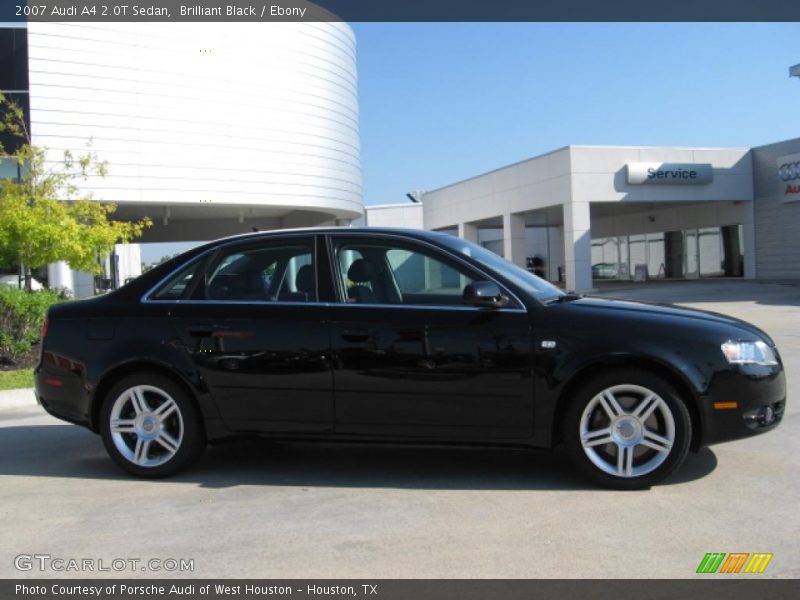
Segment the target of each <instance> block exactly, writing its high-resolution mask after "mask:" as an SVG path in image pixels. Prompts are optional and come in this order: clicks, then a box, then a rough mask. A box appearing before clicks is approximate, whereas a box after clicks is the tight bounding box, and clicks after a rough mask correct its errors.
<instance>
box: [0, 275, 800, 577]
mask: <svg viewBox="0 0 800 600" xmlns="http://www.w3.org/2000/svg"><path fill="white" fill-rule="evenodd" d="M599 293H600V294H602V295H611V296H621V297H627V298H641V299H646V300H655V301H667V302H678V303H680V304H684V305H687V306H693V307H698V308H703V309H707V310H714V311H718V312H722V313H726V314H730V315H734V316H737V317H740V318H743V319H746V320H748V321H751V322H753V323H754V324H756V325H758V326H759V327H761V328H763V329H765V330H766V331H767V332H768V333H769V334H770V335H772V336H773V338H774V339H775V340H776V342H777V344H778V347H779V349H780V351H781V353H782V357H783V360H784V363H785V365H786V368H787V375H788V383H789V401H788V406H787V410H786V415H785V417H784V422H783V424H782V425H781V426H780V427H779V428H778V429H776V430H775V431H773V432H771V433H769V434H767V435H762V436H758V437H755V438H751V439H747V440H740V441H736V442H730V443H726V444H721V445H718V446H713V447H712V448H710V449H704V450H702V451H700V452H699V453H697V454H691V455H690V456H689V459H688V460H687V462H686V464H685V466H684V467H683V468H682V469H681V470H680V471H678V472H677V473H675V474H674V475H673V476H672V477H671V478H670V479H668V480H667V482H666V483H664V484H662V485H659V486H657V487H654V488H652V489H650V490H647V491H640V492H614V491H607V490H601V489H597V488H594V487H592V486H591V485H589V484H587V483H586V482H585V481H584V480H583V479H581V478H580V477H579V476H578V475H577V474H576V473H575V472H574V471H573V469H572V467H571V466H570V465H569V463H568V461H567V459H566V456H565V455H564V454H563V452H561V451H555V452H552V453H550V452H529V451H522V450H486V449H461V448H429V447H418V448H407V447H393V446H379V447H374V446H357V445H310V444H309V445H303V444H282V443H270V442H268V441H264V440H257V439H256V440H241V441H237V442H234V443H228V444H224V445H219V446H215V447H212V448H209V450H208V451H207V452H206V454H205V455H204V456H203V458H202V459H201V460H200V462H199V463H198V464H197V466H196V467H195V468H193V469H191V470H189V471H187V472H185V473H183V474H180V475H179V476H177V477H174V478H171V479H167V480H160V481H141V480H136V479H133V478H130V477H129V476H127V475H125V474H124V473H122V472H121V471H119V470H118V469H117V468H116V467H115V466H114V465H113V464H112V463H111V461H110V459H108V458H107V456H106V454H105V452H104V450H103V447H102V444H101V442H100V439H99V437H97V436H95V435H94V434H92V433H91V432H89V431H87V430H85V429H82V428H80V427H77V426H73V425H69V424H67V423H63V422H60V421H58V420H56V419H54V418H52V417H50V416H48V415H46V414H44V412H43V411H42V410H41V409H40V408H39V407H38V406H36V405H34V404H32V402H31V401H30V398H31V394H30V392H17V393H16V395H15V398H16V400H15V401H12V400H11V395H9V394H6V393H1V392H0V522H2V523H3V536H2V537H3V544H2V545H0V577H3V578H9V577H86V576H92V577H96V576H100V577H107V576H117V577H119V576H130V575H137V576H147V577H170V576H193V577H264V578H293V577H297V578H396V577H400V578H412V577H413V578H461V577H467V578H472V577H481V578H495V577H512V578H543V577H552V578H562V577H563V578H595V577H598V578H604V577H658V578H686V577H689V578H690V577H696V576H697V575H695V570H696V568H697V566H698V564H699V563H700V561H701V559H702V558H703V556H704V555H705V554H706V553H707V552H767V553H772V554H773V555H774V556H773V558H772V560H771V562H770V564H769V566H768V568H767V569H766V571H765V573H764V574H763V575H758V576H757V577H798V576H800V540H799V539H798V536H797V531H800V516H799V514H800V513H799V511H798V509H797V505H796V501H797V499H798V498H800V484H799V483H798V477H797V473H798V472H800V417H799V416H798V414H800V413H799V412H798V409H797V407H796V406H797V405H796V402H794V390H797V389H800V287H797V286H790V285H777V284H758V283H752V282H741V281H715V282H708V281H700V282H685V283H683V282H682V283H653V284H648V285H645V286H641V285H639V286H614V285H606V286H603V287H602V288H601V291H600V292H599ZM26 394H27V396H26ZM26 398H27V400H26ZM33 555H47V556H49V557H50V558H49V559H33V558H32V559H30V560H26V559H25V558H24V557H26V556H31V557H32V556H33ZM19 556H23V558H22V559H19V558H18V557H19ZM54 559H63V560H64V561H65V562H64V563H63V565H64V566H68V565H69V564H71V563H69V562H68V561H69V559H75V560H76V561H82V560H83V559H88V560H90V561H93V563H92V564H93V565H94V568H95V569H97V568H98V567H105V568H109V570H108V571H101V572H97V571H96V570H95V571H94V572H91V571H89V572H87V571H57V570H53V569H52V568H50V569H48V570H46V571H44V572H42V571H40V570H39V568H38V565H39V564H40V563H41V562H45V563H48V564H49V565H50V566H51V567H52V564H51V563H52V561H53V560H54ZM134 559H138V560H139V561H141V562H138V563H136V567H135V568H134V570H132V571H131V570H130V565H131V564H133V563H132V562H131V561H132V560H134ZM150 559H155V560H157V561H161V562H159V563H152V564H151V565H150V566H151V567H153V568H152V569H151V570H145V571H142V570H141V568H142V566H143V565H144V566H145V568H146V569H147V568H148V567H147V561H149V560H150ZM172 559H174V560H175V561H176V563H177V561H180V560H181V559H184V560H185V561H187V562H188V561H193V569H194V570H193V571H184V572H181V571H179V570H177V571H164V570H163V569H164V568H165V565H164V563H165V562H166V567H172V566H175V563H172V562H167V561H169V560H172ZM115 560H117V561H120V560H121V561H124V562H125V564H126V565H127V566H126V567H125V568H124V569H121V570H115V569H114V568H111V567H112V565H113V564H115V565H116V566H117V567H119V566H121V565H122V564H123V563H122V562H116V563H113V561H115ZM37 561H38V562H37ZM15 562H16V563H17V564H16V566H15ZM28 564H30V565H31V566H32V568H31V570H27V571H20V570H18V568H17V567H18V566H22V567H23V568H25V567H26V566H27V565H28ZM58 564H61V563H58ZM84 564H87V563H84ZM177 564H179V563H177ZM158 565H161V567H160V569H162V570H158V569H159V567H158ZM741 576H742V575H740V576H739V577H741ZM706 577H708V576H706Z"/></svg>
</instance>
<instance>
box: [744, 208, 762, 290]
mask: <svg viewBox="0 0 800 600" xmlns="http://www.w3.org/2000/svg"><path fill="white" fill-rule="evenodd" d="M748 205H749V208H748V210H747V219H745V221H744V223H742V245H743V246H744V247H743V248H742V253H743V254H744V278H745V279H755V278H756V277H757V276H758V273H757V272H756V224H755V215H754V212H755V206H754V202H748Z"/></svg>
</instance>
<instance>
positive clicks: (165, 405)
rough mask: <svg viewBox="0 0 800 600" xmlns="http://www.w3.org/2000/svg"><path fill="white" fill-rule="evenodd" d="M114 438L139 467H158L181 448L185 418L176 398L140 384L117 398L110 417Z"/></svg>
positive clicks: (122, 451)
mask: <svg viewBox="0 0 800 600" xmlns="http://www.w3.org/2000/svg"><path fill="white" fill-rule="evenodd" d="M109 429H110V433H111V440H112V441H113V442H114V446H116V448H117V450H118V451H119V453H120V454H121V455H122V456H123V457H124V458H126V459H127V460H128V461H130V462H131V463H133V464H135V465H137V466H139V467H158V466H160V465H163V464H164V463H166V462H168V461H170V460H171V459H172V458H173V457H174V456H175V454H176V453H177V452H178V450H179V449H180V447H181V443H182V442H183V435H184V426H183V417H182V415H181V411H180V408H179V407H178V404H177V403H176V402H175V400H174V399H173V398H172V396H170V395H169V394H168V393H167V392H166V391H164V390H162V389H161V388H158V387H155V386H152V385H136V386H133V387H130V388H128V389H126V390H124V391H123V392H122V393H121V394H119V396H118V397H117V398H116V400H114V404H113V405H112V407H111V413H110V416H109Z"/></svg>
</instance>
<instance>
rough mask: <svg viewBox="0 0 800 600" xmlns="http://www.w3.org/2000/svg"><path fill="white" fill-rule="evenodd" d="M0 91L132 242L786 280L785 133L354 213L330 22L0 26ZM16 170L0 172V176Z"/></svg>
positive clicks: (350, 63)
mask: <svg viewBox="0 0 800 600" xmlns="http://www.w3.org/2000/svg"><path fill="white" fill-rule="evenodd" d="M0 90H1V91H3V92H4V93H6V94H7V95H10V96H12V97H13V98H15V99H16V100H17V101H18V102H19V103H20V104H21V105H22V106H23V107H24V108H25V110H26V114H27V115H28V118H29V121H30V131H31V135H32V138H33V142H34V143H35V144H37V145H40V146H44V147H47V148H48V149H49V155H48V158H49V160H50V163H51V165H53V166H54V167H57V166H58V163H59V161H61V160H62V157H63V152H64V151H65V150H71V151H72V152H73V153H75V152H80V151H81V149H82V148H84V145H85V143H86V142H87V140H89V139H91V140H92V143H93V145H92V150H93V151H94V152H96V153H97V155H98V156H100V157H101V158H102V159H104V160H106V161H108V167H109V172H108V176H107V177H105V178H90V179H89V180H88V181H86V182H85V185H84V189H85V191H86V192H88V193H90V194H93V195H94V197H95V198H96V199H98V200H103V201H107V202H114V203H116V204H117V205H118V211H117V213H116V215H115V218H119V219H128V220H138V219H141V218H142V217H144V216H148V217H150V218H151V219H152V220H153V222H154V225H153V227H151V228H150V229H148V230H146V232H145V235H144V237H143V238H142V239H141V240H140V241H142V242H179V241H202V240H209V239H214V238H218V237H222V236H225V235H231V234H236V233H242V232H248V231H251V230H253V229H259V230H267V229H282V228H290V227H305V226H322V225H325V226H331V225H340V226H348V225H352V224H363V223H365V222H366V223H367V224H368V225H372V226H391V227H418V228H425V229H434V230H439V231H445V232H449V233H451V234H454V235H458V236H461V237H463V238H465V239H468V240H472V241H475V242H478V243H480V244H482V245H484V246H486V247H487V248H489V249H491V250H493V251H495V252H497V253H498V254H501V255H503V256H505V257H506V258H507V259H509V260H511V261H513V262H515V263H517V264H519V265H522V266H526V267H528V268H530V269H531V270H533V271H535V272H536V273H537V274H539V275H541V276H543V277H545V278H547V279H549V280H551V281H555V282H560V283H561V284H563V285H564V286H565V287H567V288H569V289H575V290H588V289H591V288H593V287H595V282H597V281H599V280H652V279H698V278H706V277H742V278H759V279H769V280H800V260H798V256H799V255H800V235H798V234H797V232H798V231H800V139H792V140H788V141H784V142H779V143H775V144H769V145H766V146H760V147H755V148H675V147H646V146H641V147H639V146H636V147H615V146H610V147H603V146H568V147H566V148H561V149H558V150H554V151H552V152H549V153H547V154H544V155H541V156H537V157H534V158H531V159H528V160H523V161H521V162H518V163H516V164H513V165H509V166H506V167H502V168H499V169H496V170H494V171H491V172H489V173H485V174H482V175H477V176H475V177H471V178H469V179H466V180H464V181H460V182H457V183H452V184H450V185H446V186H444V187H441V188H439V189H436V190H432V191H427V192H420V193H415V194H412V197H413V198H414V199H415V200H416V201H417V202H415V203H403V204H392V205H380V206H376V205H370V206H366V207H365V206H364V203H363V198H362V189H361V156H360V142H359V114H358V90H357V70H356V51H355V36H354V34H353V31H352V29H351V28H350V27H349V26H348V25H347V24H345V23H341V22H319V23H148V24H147V27H141V26H140V24H136V23H41V22H31V23H25V22H22V23H5V24H0ZM0 159H2V157H0ZM15 171H16V166H15V165H14V164H13V163H12V162H11V161H8V160H6V161H2V160H0V177H15V176H17V175H18V174H17V173H16V172H15ZM412 177H413V175H412ZM408 184H409V189H412V188H413V186H414V184H415V182H414V181H413V178H412V179H410V180H409V182H408ZM138 250H139V246H138V245H136V244H131V245H125V246H118V247H117V251H116V253H115V254H114V256H113V257H112V258H111V260H110V261H109V262H108V264H107V266H106V268H107V274H108V277H109V279H110V281H111V282H112V286H116V285H119V284H120V283H122V282H123V281H124V280H125V279H126V278H127V277H131V276H136V275H138V273H139V272H140V268H141V259H140V255H139V252H138ZM43 276H44V277H45V278H46V279H48V282H49V284H50V285H51V287H67V288H70V289H72V290H73V292H74V293H75V295H77V296H83V295H88V294H91V293H94V291H95V287H96V286H95V281H94V278H93V277H92V276H90V275H88V274H81V273H74V272H72V271H71V270H70V269H69V267H68V266H67V265H66V264H63V263H60V264H55V265H51V266H50V267H49V268H48V269H47V273H45V274H44V275H43Z"/></svg>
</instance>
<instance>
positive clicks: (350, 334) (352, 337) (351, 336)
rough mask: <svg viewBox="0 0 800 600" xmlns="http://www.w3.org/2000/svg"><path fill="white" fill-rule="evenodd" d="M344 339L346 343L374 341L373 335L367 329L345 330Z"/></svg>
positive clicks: (343, 332)
mask: <svg viewBox="0 0 800 600" xmlns="http://www.w3.org/2000/svg"><path fill="white" fill-rule="evenodd" d="M342 339H343V340H344V341H345V342H354V343H359V342H368V341H369V340H371V339H372V333H371V332H369V331H367V330H365V329H345V330H344V331H342Z"/></svg>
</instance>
